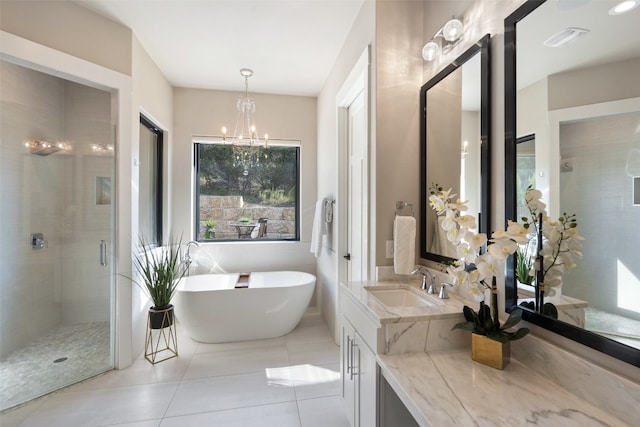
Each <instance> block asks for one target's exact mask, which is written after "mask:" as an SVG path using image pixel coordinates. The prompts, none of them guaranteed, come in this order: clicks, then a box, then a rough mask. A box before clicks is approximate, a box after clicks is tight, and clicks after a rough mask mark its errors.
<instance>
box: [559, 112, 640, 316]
mask: <svg viewBox="0 0 640 427" xmlns="http://www.w3.org/2000/svg"><path fill="white" fill-rule="evenodd" d="M638 129H640V114H638V113H634V114H625V115H619V116H610V117H600V118H597V119H590V120H585V121H578V122H572V123H564V124H562V125H561V126H560V141H561V143H560V154H561V157H562V159H563V160H567V159H573V170H572V171H565V172H562V173H561V174H560V189H561V190H560V191H561V212H567V213H569V214H571V213H577V214H578V226H579V230H580V234H582V235H583V236H584V237H585V239H586V240H585V241H584V243H583V254H584V258H583V259H582V260H580V261H578V263H579V265H580V268H576V269H575V270H572V271H571V272H569V273H567V274H566V275H565V276H564V278H563V293H565V294H567V295H571V296H574V297H576V298H579V299H583V300H587V301H590V305H591V306H594V307H596V308H598V309H600V310H605V311H609V312H613V313H618V314H625V315H627V316H634V315H633V313H631V312H628V311H627V312H621V311H620V310H619V309H618V292H620V289H618V288H617V283H616V281H615V280H611V278H612V277H618V271H617V266H618V265H619V264H618V263H621V264H622V265H624V266H625V268H627V269H629V270H630V271H631V273H633V275H634V276H635V277H636V278H637V277H640V263H638V259H639V258H638V236H637V235H636V234H635V233H630V232H629V230H637V228H638V223H640V207H638V206H633V205H632V177H631V175H633V174H634V173H635V174H636V175H640V170H638V166H637V165H636V166H635V171H634V170H631V169H632V168H633V164H632V163H630V160H631V159H632V157H633V155H634V153H635V152H637V151H638V150H639V149H640V134H639V133H638ZM612 236H615V237H612ZM635 316H637V317H638V318H640V314H636V315H635ZM635 316H634V317H635Z"/></svg>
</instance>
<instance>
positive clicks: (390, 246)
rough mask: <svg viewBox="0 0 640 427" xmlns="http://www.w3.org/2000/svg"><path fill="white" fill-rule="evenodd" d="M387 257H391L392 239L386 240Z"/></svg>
mask: <svg viewBox="0 0 640 427" xmlns="http://www.w3.org/2000/svg"><path fill="white" fill-rule="evenodd" d="M387 258H393V240H387Z"/></svg>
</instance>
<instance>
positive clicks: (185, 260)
mask: <svg viewBox="0 0 640 427" xmlns="http://www.w3.org/2000/svg"><path fill="white" fill-rule="evenodd" d="M191 245H195V246H198V247H200V244H199V243H198V242H196V241H195V240H192V241H190V242H189V243H187V245H186V246H187V250H186V252H185V254H184V256H183V257H182V260H181V261H180V264H183V265H184V266H185V269H186V270H187V275H188V274H189V266H190V265H191V263H192V262H193V258H191V252H190V251H191Z"/></svg>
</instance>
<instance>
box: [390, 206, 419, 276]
mask: <svg viewBox="0 0 640 427" xmlns="http://www.w3.org/2000/svg"><path fill="white" fill-rule="evenodd" d="M415 260H416V219H415V218H414V217H412V216H396V217H395V219H394V221H393V270H394V272H395V273H396V274H411V270H413V266H414V265H415Z"/></svg>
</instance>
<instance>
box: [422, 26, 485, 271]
mask: <svg viewBox="0 0 640 427" xmlns="http://www.w3.org/2000/svg"><path fill="white" fill-rule="evenodd" d="M489 41H490V36H489V34H487V35H485V36H484V37H483V38H482V39H480V40H479V41H478V42H477V43H475V44H474V45H473V46H471V47H470V48H469V49H467V50H466V51H465V52H464V53H463V54H462V55H460V57H458V58H457V59H456V60H455V61H453V62H452V63H451V64H449V65H448V66H447V67H445V68H444V69H443V70H442V71H440V72H439V73H438V74H437V75H435V76H434V77H433V78H432V79H431V80H429V81H428V82H427V83H425V84H424V85H423V86H422V88H421V89H420V109H421V117H420V204H421V209H420V224H421V227H420V256H421V257H422V258H424V259H428V260H431V261H435V262H440V263H446V264H448V263H450V262H451V261H454V260H455V259H457V256H456V249H455V247H452V246H451V243H449V242H448V240H447V237H446V235H445V234H444V233H442V229H441V228H440V226H439V225H438V221H439V220H441V219H439V218H438V217H437V215H436V213H435V211H433V209H431V207H430V206H429V194H430V191H432V189H433V187H434V186H440V187H442V188H443V189H445V190H448V189H449V188H451V189H452V193H454V194H457V195H458V197H460V198H461V199H463V200H468V201H469V202H468V206H469V213H470V214H473V215H475V217H476V219H477V225H478V227H479V230H476V231H477V232H478V231H479V232H482V233H485V232H487V230H488V229H489V217H490V213H489V200H490V195H489V191H490V183H489V177H490V170H489V163H490V150H489V140H490V123H491V117H490V112H491V102H490V101H491V100H490V75H489V66H490V62H489V59H490V58H489Z"/></svg>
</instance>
